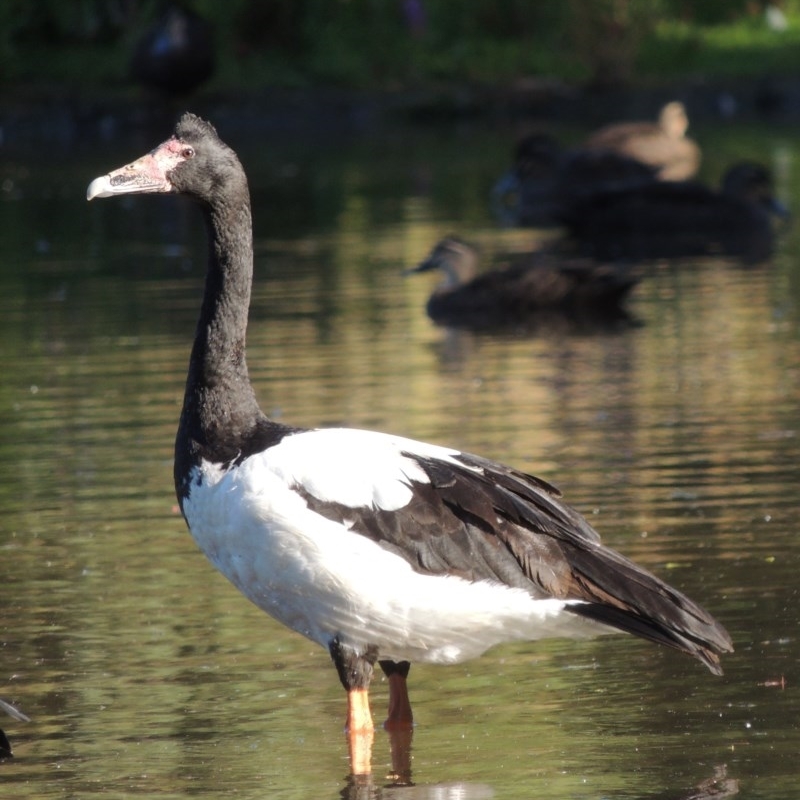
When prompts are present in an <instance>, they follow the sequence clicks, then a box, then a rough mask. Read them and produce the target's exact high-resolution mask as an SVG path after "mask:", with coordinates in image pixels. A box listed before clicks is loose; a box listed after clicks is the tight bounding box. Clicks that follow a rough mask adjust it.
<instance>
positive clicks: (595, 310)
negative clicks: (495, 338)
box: [409, 236, 639, 330]
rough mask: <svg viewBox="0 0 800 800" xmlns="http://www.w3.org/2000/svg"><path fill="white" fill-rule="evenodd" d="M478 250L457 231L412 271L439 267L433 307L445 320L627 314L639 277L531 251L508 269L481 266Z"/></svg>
mask: <svg viewBox="0 0 800 800" xmlns="http://www.w3.org/2000/svg"><path fill="white" fill-rule="evenodd" d="M478 263H479V256H478V252H477V250H476V249H475V248H474V247H472V246H471V245H469V244H467V243H466V242H464V241H462V240H461V239H459V238H457V237H455V236H448V237H446V238H444V239H442V240H441V241H440V242H439V243H438V244H437V245H436V246H435V247H434V248H433V250H432V251H431V252H430V254H429V255H428V257H427V258H426V259H425V260H424V261H422V262H421V263H420V264H419V265H418V266H417V267H415V268H413V269H411V270H409V272H427V271H429V270H434V269H438V270H440V271H441V272H442V273H443V275H444V280H443V281H442V283H441V284H440V285H439V286H438V287H437V288H436V289H435V290H434V292H433V294H432V295H431V297H430V298H429V300H428V303H427V311H428V315H429V316H430V317H431V319H432V320H433V321H434V322H436V323H437V324H439V325H445V326H448V327H455V328H469V329H475V330H479V329H491V328H514V327H527V326H529V325H530V324H531V323H536V322H537V321H541V318H543V317H544V318H547V319H551V318H552V317H553V316H554V315H563V316H572V317H575V318H578V319H579V320H585V321H587V322H591V321H592V320H597V321H600V320H613V319H615V318H616V319H625V318H627V314H626V313H625V311H624V310H623V308H622V302H623V300H624V299H625V297H626V296H627V295H628V293H629V292H630V291H631V289H632V288H633V287H634V286H635V285H636V283H637V282H638V280H639V279H638V277H636V276H634V275H632V274H630V273H629V272H628V271H625V270H622V269H621V268H619V267H617V266H612V265H609V264H598V263H595V262H593V261H591V260H589V259H581V258H572V259H561V258H559V257H558V256H557V255H556V254H554V253H548V252H546V251H540V252H536V253H532V254H529V255H527V256H525V257H523V258H521V259H519V260H518V261H515V262H514V263H512V264H510V265H509V266H508V267H506V268H504V269H494V270H489V271H486V272H480V273H479V271H478Z"/></svg>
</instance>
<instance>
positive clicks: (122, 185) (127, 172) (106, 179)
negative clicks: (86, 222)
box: [86, 139, 178, 200]
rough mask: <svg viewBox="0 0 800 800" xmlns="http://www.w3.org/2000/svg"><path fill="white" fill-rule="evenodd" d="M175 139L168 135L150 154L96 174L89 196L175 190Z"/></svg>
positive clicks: (88, 192)
mask: <svg viewBox="0 0 800 800" xmlns="http://www.w3.org/2000/svg"><path fill="white" fill-rule="evenodd" d="M177 144H178V143H177V141H176V140H175V139H168V140H167V141H166V142H164V143H163V144H161V145H159V146H158V147H157V148H156V149H155V150H152V151H151V152H149V153H148V154H147V155H145V156H142V157H141V158H138V159H136V161H133V162H131V163H130V164H126V165H125V166H124V167H120V168H119V169H115V170H114V171H113V172H109V173H108V174H107V175H103V176H101V177H99V178H95V179H94V180H93V181H92V182H91V183H90V184H89V188H88V189H87V190H86V199H87V200H94V198H95V197H113V196H114V195H117V194H157V193H160V192H171V191H173V187H172V183H171V182H170V180H169V171H170V170H171V169H172V168H173V167H174V166H175V165H176V163H177V160H178V159H177V155H178V152H177V151H178V148H177V147H176V145H177Z"/></svg>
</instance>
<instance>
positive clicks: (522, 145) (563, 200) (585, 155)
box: [492, 133, 657, 227]
mask: <svg viewBox="0 0 800 800" xmlns="http://www.w3.org/2000/svg"><path fill="white" fill-rule="evenodd" d="M656 180H657V176H656V170H655V169H654V168H653V167H650V166H648V165H647V164H643V163H641V162H639V161H636V160H635V159H633V158H629V157H628V156H626V155H621V154H619V153H614V152H611V151H609V150H585V149H568V150H565V149H563V148H562V147H561V146H560V145H559V144H558V142H557V141H556V140H555V139H554V138H553V137H552V136H550V135H549V134H546V133H532V134H529V135H528V136H525V137H523V138H522V139H520V141H519V142H518V143H517V146H516V148H515V151H514V163H513V166H512V167H511V169H510V170H509V171H508V172H507V173H505V175H503V176H502V177H501V178H500V179H499V180H498V181H497V182H496V183H495V185H494V187H493V188H492V208H493V210H494V213H495V215H496V216H497V218H498V219H499V220H500V221H501V222H502V223H503V224H506V225H517V226H530V227H551V226H555V225H558V222H559V219H560V215H561V209H562V207H563V206H569V205H570V204H571V203H573V202H574V201H576V200H578V199H581V198H584V197H586V196H588V195H591V194H595V193H597V192H605V191H613V190H618V189H631V188H634V187H637V186H642V185H646V184H649V183H654V182H655V181H656Z"/></svg>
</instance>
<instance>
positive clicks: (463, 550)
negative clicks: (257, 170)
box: [87, 113, 732, 734]
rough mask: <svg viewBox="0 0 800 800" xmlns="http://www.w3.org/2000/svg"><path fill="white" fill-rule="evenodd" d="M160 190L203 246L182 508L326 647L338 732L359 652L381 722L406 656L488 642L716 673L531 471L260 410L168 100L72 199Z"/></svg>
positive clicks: (693, 627) (704, 638)
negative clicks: (671, 662) (158, 125)
mask: <svg viewBox="0 0 800 800" xmlns="http://www.w3.org/2000/svg"><path fill="white" fill-rule="evenodd" d="M155 192H163V193H177V194H185V195H188V196H189V197H190V198H192V199H193V200H195V201H196V202H197V203H198V205H199V207H200V209H201V210H202V213H203V216H204V218H205V221H206V226H207V231H208V237H209V261H208V272H207V277H206V283H205V293H204V297H203V301H202V306H201V310H200V318H199V322H198V325H197V332H196V336H195V339H194V345H193V347H192V352H191V356H190V360H189V370H188V376H187V379H186V392H185V397H184V402H183V409H182V412H181V417H180V423H179V427H178V433H177V439H176V443H175V487H176V490H177V495H178V500H179V502H180V508H181V510H182V513H183V516H184V517H185V519H186V522H187V524H188V527H189V529H190V531H191V533H192V535H193V537H194V538H195V540H196V541H197V543H198V545H199V546H200V548H201V549H202V550H203V552H204V553H205V554H206V555H207V556H208V558H209V559H210V560H211V562H212V563H213V564H214V565H215V566H216V567H217V568H218V569H219V570H220V571H221V572H222V573H223V574H224V575H225V576H226V577H227V578H228V579H229V580H230V581H231V582H232V583H233V584H234V585H235V586H236V587H237V588H238V589H239V590H240V591H241V592H242V593H243V594H244V595H245V596H246V597H248V598H249V599H250V600H252V601H253V602H254V603H255V604H256V605H257V606H259V607H260V608H262V609H263V610H264V611H266V612H267V613H269V614H270V615H272V616H273V617H274V618H275V619H277V620H278V621H280V622H282V623H283V624H284V625H286V626H288V627H289V628H292V629H293V630H295V631H297V632H298V633H301V634H303V635H304V636H307V637H308V638H309V639H311V640H313V641H315V642H317V643H318V644H320V645H322V646H323V647H324V648H327V650H328V651H329V653H330V655H331V657H332V659H333V662H334V664H335V666H336V669H337V671H338V674H339V678H340V680H341V682H342V684H343V686H344V688H345V690H346V692H347V699H348V714H347V727H348V731H350V733H351V734H353V733H358V732H362V733H363V732H365V731H371V730H372V717H371V714H370V710H369V704H368V690H369V684H370V680H371V678H372V674H373V667H374V665H375V663H376V662H378V663H379V664H380V666H381V667H382V668H383V669H384V671H385V672H386V673H387V674H388V675H389V686H390V699H389V706H390V708H389V720H388V722H389V725H390V726H392V725H394V726H396V727H402V726H410V724H411V708H410V704H409V703H408V697H407V693H406V675H407V672H408V666H409V664H410V663H411V662H413V661H422V662H432V663H438V664H451V663H454V662H459V661H463V660H464V659H468V658H473V657H475V656H478V655H480V654H481V653H483V652H484V651H485V650H487V649H489V648H490V647H492V646H493V645H496V644H499V643H500V642H507V641H511V640H535V639H540V638H542V637H549V636H584V635H592V634H596V633H599V632H603V631H605V632H609V631H610V630H611V629H617V630H621V631H628V632H630V633H634V634H636V635H638V636H641V637H644V638H645V639H650V640H651V641H654V642H658V643H661V644H665V645H668V646H670V647H673V648H676V649H677V650H681V651H683V652H685V653H688V654H690V655H692V656H694V657H695V658H697V659H699V660H700V661H701V662H702V663H704V664H705V665H706V666H707V667H708V668H709V669H710V670H711V671H712V672H714V673H720V671H721V670H720V662H719V656H720V654H722V653H726V652H729V651H730V650H731V649H732V645H731V640H730V638H729V636H728V634H727V633H726V632H725V630H724V629H723V627H722V626H721V625H720V624H719V623H718V622H716V621H715V620H714V619H713V618H712V617H711V615H710V614H708V613H707V612H706V611H705V610H703V609H702V608H700V606H698V605H697V604H695V603H694V602H692V601H691V600H690V599H689V598H687V597H685V596H684V595H683V594H681V593H680V592H679V591H677V590H676V589H673V588H671V587H670V586H668V585H667V584H665V583H664V582H663V581H661V580H660V579H658V578H656V577H655V576H653V575H651V574H650V573H649V572H647V571H645V570H644V569H642V568H640V567H638V566H636V565H635V564H634V563H632V562H631V561H629V560H628V559H626V558H625V557H624V556H622V555H620V554H619V553H617V552H615V551H614V550H611V549H609V548H607V547H605V546H604V545H602V544H601V542H600V537H599V535H598V534H597V533H596V532H595V530H594V529H593V528H592V527H591V526H590V525H589V523H588V522H587V521H586V520H585V519H584V518H583V517H582V516H581V515H580V514H578V513H577V512H576V511H575V510H573V509H572V508H570V507H569V506H568V505H565V504H564V503H562V502H561V500H560V499H559V497H560V496H559V492H558V491H557V490H556V489H555V488H554V487H553V486H551V485H550V484H549V483H547V482H546V481H544V480H541V479H540V478H536V477H533V476H531V475H526V474H523V473H522V472H520V471H518V470H516V469H513V468H511V467H507V466H503V465H502V464H498V463H495V462H493V461H489V460H487V459H485V458H481V457H479V456H476V455H471V454H469V453H462V452H459V451H458V450H455V449H452V448H447V447H441V446H437V445H433V444H424V443H422V442H416V441H412V440H410V439H406V438H402V437H400V436H392V435H387V434H384V433H373V432H369V431H365V430H347V429H319V430H304V429H299V428H293V427H289V426H287V425H283V424H281V423H278V422H275V421H273V420H270V419H268V418H267V417H266V416H265V415H264V414H263V413H262V412H261V411H260V410H259V407H258V405H257V402H256V397H255V393H254V390H253V387H252V385H251V383H250V380H249V378H248V371H247V365H246V360H245V331H246V326H247V316H248V305H249V300H250V290H251V283H252V270H253V249H252V229H251V215H250V200H249V192H248V187H247V179H246V177H245V173H244V170H243V168H242V166H241V164H240V163H239V160H238V158H237V157H236V155H235V153H234V152H233V150H231V149H230V148H229V147H228V146H226V145H225V144H224V143H223V142H222V141H221V140H220V138H219V137H218V135H217V132H216V131H215V129H214V128H213V127H212V126H211V125H210V124H209V123H207V122H205V121H203V120H202V119H200V118H198V117H196V116H194V115H193V114H190V113H186V114H184V115H183V116H182V117H181V118H180V120H179V121H178V123H177V126H176V128H175V131H174V133H173V135H172V136H171V137H170V138H169V139H167V140H166V141H165V142H164V143H163V144H161V145H159V146H158V147H156V148H155V149H154V150H152V151H151V152H150V153H148V154H147V155H145V156H143V157H141V158H139V159H138V160H137V161H134V162H133V163H131V164H128V165H127V166H124V167H121V168H120V169H117V170H114V171H113V172H110V173H109V174H107V175H105V176H103V177H99V178H96V179H95V180H94V181H92V183H91V184H90V186H89V188H88V192H87V195H88V199H90V200H91V199H92V198H95V197H109V196H112V195H118V194H131V193H155Z"/></svg>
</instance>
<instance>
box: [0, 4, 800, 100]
mask: <svg viewBox="0 0 800 800" xmlns="http://www.w3.org/2000/svg"><path fill="white" fill-rule="evenodd" d="M187 5H188V6H189V7H191V8H193V9H194V10H195V11H197V12H199V13H200V14H202V15H203V16H205V17H206V18H207V19H209V20H210V21H212V22H213V24H214V30H215V36H216V46H217V56H218V62H217V70H216V73H215V76H214V78H213V80H212V81H211V82H210V83H209V84H208V85H207V86H206V87H205V90H206V91H207V90H209V89H210V90H227V91H230V90H237V91H246V90H248V89H259V88H263V87H270V86H271V87H290V88H309V87H332V86H333V87H346V88H357V89H368V90H380V91H387V90H388V91H391V90H408V89H413V88H416V87H420V86H430V85H437V84H453V83H468V84H483V85H496V84H498V83H504V84H508V83H510V82H511V83H513V82H519V81H524V80H532V79H558V80H561V81H565V82H568V83H573V84H577V83H580V84H582V85H592V86H607V85H615V86H619V85H626V84H629V83H640V84H641V83H642V82H647V81H651V82H657V81H664V80H675V79H681V78H688V77H694V76H697V75H704V76H709V77H714V76H726V77H730V76H737V75H750V76H753V75H759V74H763V73H770V72H777V73H782V74H784V75H785V74H787V73H793V72H797V71H800V0H784V1H783V2H776V3H773V4H771V5H773V6H774V7H777V8H779V9H780V11H781V13H782V14H783V16H784V19H785V21H786V25H785V26H781V29H776V28H775V26H774V25H773V26H770V25H769V24H768V23H767V15H766V13H765V12H766V8H767V6H768V5H770V4H767V3H766V2H763V1H759V0H543V1H542V2H532V1H531V0H469V2H464V1H463V0H225V1H224V2H219V0H195V1H194V2H191V3H187ZM161 6H162V3H160V2H157V0H37V1H36V2H30V0H4V2H3V3H0V90H2V91H3V92H5V93H6V94H8V93H11V92H13V91H14V90H15V89H19V88H20V87H25V88H26V89H28V90H31V89H32V88H33V87H43V88H53V87H64V86H66V87H69V88H71V89H73V90H84V91H91V90H104V91H108V90H123V91H124V90H125V88H126V87H128V86H129V83H130V82H129V80H128V61H129V58H130V52H131V48H132V47H133V45H134V43H135V42H136V41H137V39H138V37H140V36H141V35H142V32H143V31H144V30H146V28H147V27H148V25H150V24H152V22H153V20H154V19H155V18H156V17H157V15H158V13H159V11H160V9H161Z"/></svg>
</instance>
